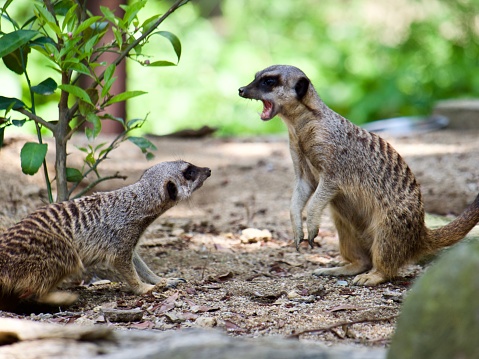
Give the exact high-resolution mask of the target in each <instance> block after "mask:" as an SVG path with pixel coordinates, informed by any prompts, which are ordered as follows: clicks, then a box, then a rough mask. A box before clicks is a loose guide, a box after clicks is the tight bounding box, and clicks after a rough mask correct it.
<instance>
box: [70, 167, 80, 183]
mask: <svg viewBox="0 0 479 359" xmlns="http://www.w3.org/2000/svg"><path fill="white" fill-rule="evenodd" d="M82 179H83V175H82V173H81V172H80V171H79V170H77V169H76V168H71V167H67V181H68V182H81V180H82Z"/></svg>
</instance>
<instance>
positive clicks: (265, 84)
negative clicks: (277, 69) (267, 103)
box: [259, 76, 279, 92]
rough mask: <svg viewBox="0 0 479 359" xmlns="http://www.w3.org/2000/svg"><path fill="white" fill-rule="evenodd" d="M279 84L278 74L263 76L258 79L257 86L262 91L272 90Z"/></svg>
mask: <svg viewBox="0 0 479 359" xmlns="http://www.w3.org/2000/svg"><path fill="white" fill-rule="evenodd" d="M278 84H279V76H265V77H263V78H261V79H260V80H259V86H260V87H261V89H262V90H263V91H268V92H269V91H272V90H273V87H275V86H277V85H278Z"/></svg>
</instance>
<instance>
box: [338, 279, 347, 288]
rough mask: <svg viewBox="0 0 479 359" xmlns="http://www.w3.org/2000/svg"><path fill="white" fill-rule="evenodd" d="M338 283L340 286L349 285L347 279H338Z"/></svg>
mask: <svg viewBox="0 0 479 359" xmlns="http://www.w3.org/2000/svg"><path fill="white" fill-rule="evenodd" d="M336 284H337V285H340V286H343V287H347V286H348V282H346V281H345V280H338V281H337V282H336Z"/></svg>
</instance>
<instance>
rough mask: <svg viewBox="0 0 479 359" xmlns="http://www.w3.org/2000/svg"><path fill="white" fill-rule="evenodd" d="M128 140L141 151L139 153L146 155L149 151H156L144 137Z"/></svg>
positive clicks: (129, 138) (131, 137)
mask: <svg viewBox="0 0 479 359" xmlns="http://www.w3.org/2000/svg"><path fill="white" fill-rule="evenodd" d="M128 140H129V141H131V142H133V143H134V144H135V145H137V146H138V147H139V148H140V149H141V152H143V153H147V152H148V150H149V149H151V150H157V148H156V146H155V145H154V144H153V143H151V141H150V140H148V139H146V138H144V137H134V136H130V137H128Z"/></svg>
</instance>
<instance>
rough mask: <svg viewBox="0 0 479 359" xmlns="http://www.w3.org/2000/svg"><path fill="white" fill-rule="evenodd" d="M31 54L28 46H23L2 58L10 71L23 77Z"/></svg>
mask: <svg viewBox="0 0 479 359" xmlns="http://www.w3.org/2000/svg"><path fill="white" fill-rule="evenodd" d="M29 53H30V48H29V47H28V46H22V47H19V48H18V49H16V50H15V51H13V52H11V53H9V54H7V55H5V56H4V57H2V60H3V63H4V64H5V66H7V67H8V68H9V69H10V70H12V71H13V72H15V73H17V74H19V75H21V74H23V72H24V70H25V68H26V67H27V61H28V54H29Z"/></svg>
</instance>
